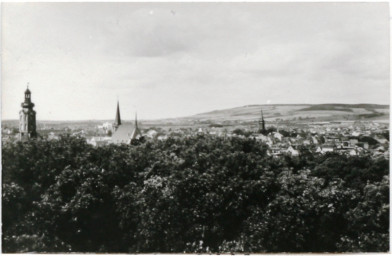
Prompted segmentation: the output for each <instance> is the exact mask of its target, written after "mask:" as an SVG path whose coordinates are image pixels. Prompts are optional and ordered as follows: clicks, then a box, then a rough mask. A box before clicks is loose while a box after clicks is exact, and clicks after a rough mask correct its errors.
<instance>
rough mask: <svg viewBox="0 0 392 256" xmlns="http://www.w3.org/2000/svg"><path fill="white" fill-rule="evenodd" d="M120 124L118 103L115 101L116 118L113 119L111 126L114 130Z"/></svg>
mask: <svg viewBox="0 0 392 256" xmlns="http://www.w3.org/2000/svg"><path fill="white" fill-rule="evenodd" d="M120 125H121V116H120V103H119V102H118V101H117V111H116V118H115V120H114V124H113V127H114V129H115V130H117V128H118V127H119V126H120Z"/></svg>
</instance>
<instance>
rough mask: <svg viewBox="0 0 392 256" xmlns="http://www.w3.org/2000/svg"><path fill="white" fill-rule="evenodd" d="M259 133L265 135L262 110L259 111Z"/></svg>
mask: <svg viewBox="0 0 392 256" xmlns="http://www.w3.org/2000/svg"><path fill="white" fill-rule="evenodd" d="M259 131H260V132H261V133H265V121H264V114H263V109H261V120H260V121H259Z"/></svg>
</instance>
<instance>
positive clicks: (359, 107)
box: [186, 104, 389, 121]
mask: <svg viewBox="0 0 392 256" xmlns="http://www.w3.org/2000/svg"><path fill="white" fill-rule="evenodd" d="M261 110H263V113H264V119H265V120H267V121H268V120H269V121H274V120H276V119H279V120H292V121H300V120H313V121H344V120H384V121H387V120H389V105H378V104H313V105H312V104H274V105H247V106H242V107H236V108H230V109H223V110H214V111H210V112H206V113H201V114H197V115H194V116H190V117H186V119H197V120H215V121H220V120H228V121H234V120H239V121H240V120H241V121H246V120H255V119H258V118H260V112H261Z"/></svg>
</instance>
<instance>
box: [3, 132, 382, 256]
mask: <svg viewBox="0 0 392 256" xmlns="http://www.w3.org/2000/svg"><path fill="white" fill-rule="evenodd" d="M266 149H267V147H266V146H265V145H264V144H262V143H260V142H258V141H256V140H253V139H249V138H223V137H214V136H209V135H198V136H192V137H189V138H183V139H174V138H169V139H167V140H165V141H151V142H146V143H143V144H140V145H132V146H128V145H122V146H119V145H108V146H104V147H92V146H90V145H88V144H87V143H86V142H85V140H84V139H83V138H79V137H72V136H67V135H64V136H62V137H61V138H60V139H59V140H52V141H49V140H44V139H41V140H31V141H28V142H16V143H5V144H3V148H2V164H3V166H2V168H3V184H2V186H3V187H2V188H3V195H2V199H3V200H2V204H3V205H2V213H3V216H2V218H3V227H2V229H3V233H2V234H3V236H2V239H3V240H2V246H3V252H8V253H10V252H33V251H35V252H385V251H388V250H389V176H388V175H389V161H388V160H387V159H384V158H378V159H373V158H371V157H370V156H356V157H348V156H342V155H338V154H330V153H328V154H326V155H316V154H313V153H311V152H310V151H309V150H308V149H307V148H302V149H301V150H300V155H299V156H297V157H292V156H289V155H287V156H283V157H279V158H273V157H270V156H268V155H267V153H266Z"/></svg>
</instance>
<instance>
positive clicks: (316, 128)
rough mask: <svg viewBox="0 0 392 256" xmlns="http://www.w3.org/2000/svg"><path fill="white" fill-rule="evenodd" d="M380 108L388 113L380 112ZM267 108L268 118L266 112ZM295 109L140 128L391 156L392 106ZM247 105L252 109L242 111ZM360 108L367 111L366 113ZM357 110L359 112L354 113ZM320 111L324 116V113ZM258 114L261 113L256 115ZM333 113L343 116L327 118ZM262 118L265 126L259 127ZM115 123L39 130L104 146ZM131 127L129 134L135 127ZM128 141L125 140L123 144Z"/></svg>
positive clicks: (273, 149)
mask: <svg viewBox="0 0 392 256" xmlns="http://www.w3.org/2000/svg"><path fill="white" fill-rule="evenodd" d="M282 106H283V107H282ZM300 107H304V106H300ZM277 108H278V109H280V108H283V109H284V111H286V112H288V113H286V114H287V117H286V116H282V114H280V113H279V112H277V110H276V109H277ZM287 108H288V109H290V110H287ZM307 108H309V107H307ZM312 108H313V109H312ZM335 108H338V112H339V111H340V112H341V113H338V114H340V115H337V116H331V113H332V114H334V112H337V111H336V109H335ZM377 108H378V110H379V111H380V110H381V111H383V112H381V113H380V112H377V111H376V109H377ZM263 109H264V111H265V113H264V115H265V117H264V116H263V117H262V116H261V111H263ZM270 109H271V111H269V110H270ZM296 109H298V105H278V106H268V105H260V106H258V105H252V106H245V107H240V108H235V109H231V110H221V111H214V112H212V113H206V114H200V115H195V116H192V117H188V118H186V117H185V118H178V119H166V120H146V121H143V120H142V121H139V128H140V131H141V134H142V136H143V138H144V139H145V140H165V139H167V138H168V137H184V136H185V137H186V136H190V135H194V134H211V135H216V136H223V137H242V138H245V137H249V138H253V139H255V140H259V141H262V142H264V143H265V144H266V145H268V147H269V150H268V154H270V155H272V156H280V155H283V154H291V155H293V156H296V155H298V154H299V149H300V148H307V149H309V150H311V152H313V153H320V154H324V153H326V152H338V153H339V154H348V155H351V156H355V155H371V156H374V157H381V156H382V157H386V158H389V120H388V119H387V118H388V116H389V115H388V112H389V106H387V105H370V104H362V105H348V104H320V105H313V106H312V107H311V108H310V109H306V111H302V112H299V113H302V115H303V116H301V115H299V114H298V111H296ZM353 109H354V112H353ZM244 110H247V112H246V113H244V114H243V115H239V114H238V113H237V112H239V113H241V111H244ZM257 110H259V111H257ZM301 110H302V109H301ZM361 110H362V111H363V112H364V113H366V114H363V113H361V112H360V111H361ZM366 110H367V111H368V112H366ZM249 111H250V113H251V114H250V113H249ZM331 111H332V112H331ZM227 112H228V113H227ZM290 112H291V113H297V116H296V117H293V115H292V114H290ZM323 112H324V113H323ZM355 112H356V113H357V115H353V114H352V113H355ZM320 113H321V114H324V115H321V117H320ZM369 113H370V114H369ZM375 113H376V114H375ZM257 114H258V115H259V117H258V118H256V117H257ZM344 114H345V115H344ZM233 116H234V117H233ZM270 116H272V117H270ZM225 117H227V120H225ZM334 117H335V118H337V119H338V120H339V119H343V120H341V121H333V120H330V121H328V119H331V118H334ZM252 118H254V119H253V120H252ZM347 119H348V120H347ZM350 119H351V120H350ZM355 119H356V120H355ZM216 120H217V121H216ZM263 121H264V123H265V130H264V131H263V130H262V127H260V124H261V122H263ZM125 123H128V124H130V125H133V124H134V121H125ZM113 124H114V120H113V121H110V120H107V121H68V122H67V121H62V122H61V121H58V122H53V121H52V122H51V121H43V122H39V121H38V122H37V132H38V133H39V135H40V136H41V137H43V138H47V139H50V140H52V139H54V140H55V139H58V138H59V135H60V134H63V133H68V134H71V135H73V136H81V137H83V138H85V139H86V141H87V142H88V143H89V144H91V145H94V146H102V145H107V144H110V143H113V141H112V134H113V133H114V132H115V128H114V126H113ZM129 129H130V130H129V134H130V133H131V132H132V131H131V129H132V127H130V128H129ZM18 133H19V130H18V122H17V121H3V126H2V140H3V141H9V140H15V139H17V138H18ZM126 142H127V141H126V140H125V141H124V143H126Z"/></svg>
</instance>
